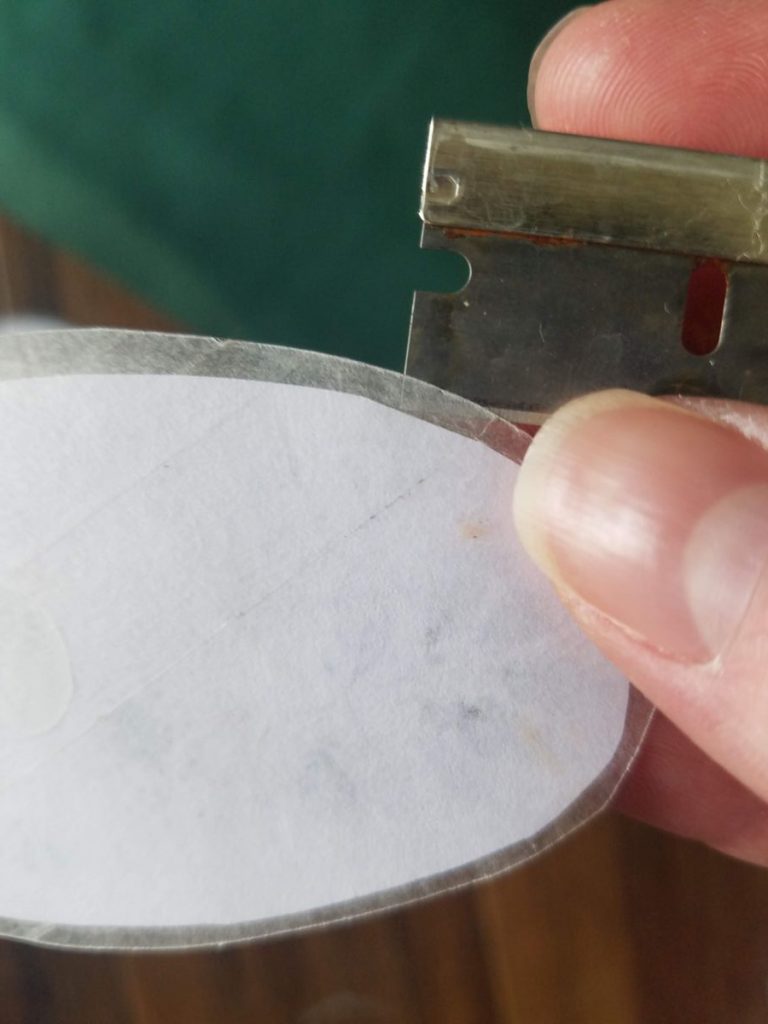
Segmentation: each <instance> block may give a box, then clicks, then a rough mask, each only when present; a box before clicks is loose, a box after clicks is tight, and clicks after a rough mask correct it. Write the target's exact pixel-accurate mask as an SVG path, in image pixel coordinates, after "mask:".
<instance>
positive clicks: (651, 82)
mask: <svg viewBox="0 0 768 1024" xmlns="http://www.w3.org/2000/svg"><path fill="white" fill-rule="evenodd" d="M766 54H768V5H766V4H765V2H764V0H609V2H608V3H602V4H599V5H598V6H596V7H588V8H582V9H580V10H578V11H577V13H576V14H575V15H574V16H573V17H571V18H569V19H566V20H565V21H564V22H561V23H560V25H558V26H557V27H556V30H555V31H554V32H553V33H550V35H549V36H548V37H547V38H546V39H545V41H544V43H543V44H542V46H541V47H540V48H539V50H538V51H537V54H536V55H535V57H534V59H533V62H532V69H531V72H532V73H531V83H530V87H529V106H530V107H531V116H532V117H533V119H534V123H535V124H536V125H537V127H539V128H543V129H545V130H547V131H560V132H576V133H578V134H583V135H597V136H601V137H608V138H617V139H628V140H630V141H636V142H652V143H658V144H661V145H668V146H682V147H686V148H691V149H703V150H713V151H721V152H731V153H741V154H743V155H745V156H758V157H765V156H768V116H766V110H768V61H767V59H766Z"/></svg>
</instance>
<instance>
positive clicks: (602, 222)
mask: <svg viewBox="0 0 768 1024" xmlns="http://www.w3.org/2000/svg"><path fill="white" fill-rule="evenodd" d="M421 217H422V220H423V222H424V227H423V234H422V241H421V245H422V248H425V249H450V250H454V251H455V252H457V253H460V254H461V255H462V256H464V257H465V259H466V260H467V262H468V264H469V266H470V279H469V281H468V283H467V285H466V286H465V287H464V288H463V289H462V290H461V291H459V292H457V293H453V294H436V293H429V292H417V293H416V295H415V296H414V303H413V313H412V319H411V329H410V338H409V347H408V357H407V364H406V372H407V373H408V374H409V375H411V376H414V377H417V378H420V379H422V380H425V381H428V382H430V383H432V384H436V385H438V386H439V387H441V388H443V389H445V390H448V391H453V392H455V393H458V394H460V395H462V396H464V397H466V398H469V399H471V400H472V401H474V402H477V403H479V404H481V405H485V406H489V407H491V408H493V409H495V410H496V411H497V412H500V413H501V414H503V415H507V416H511V417H512V418H514V419H516V420H518V421H521V422H529V423H537V422H541V421H542V420H543V419H544V418H545V417H546V416H547V415H548V414H549V413H550V412H551V411H552V410H553V409H555V408H556V407H557V406H558V405H560V404H562V403H563V402H565V401H567V400H568V399H570V398H573V397H576V396H578V395H581V394H584V393H586V392H589V391H594V390H599V389H603V388H631V389H634V390H637V391H644V392H646V393H648V394H657V395H658V394H685V395H711V396H717V397H722V398H732V399H741V400H744V401H750V402H760V403H764V402H766V401H768V330H767V329H766V323H767V322H768V163H766V162H765V161H761V160H753V159H747V158H744V157H735V156H724V155H716V154H709V153H699V152H692V151H688V150H677V149H670V148H664V147H658V146H648V145H640V144H637V143H624V142H614V141H607V140H604V139H593V138H583V137H579V136H574V135H559V134H554V133H547V132H538V131H533V130H529V129H524V128H503V127H491V126H487V125H480V124H466V123H460V122H457V121H435V122H433V124H432V125H431V128H430V134H429V141H428V147H427V156H426V165H425V170H424V179H423V188H422V197H421Z"/></svg>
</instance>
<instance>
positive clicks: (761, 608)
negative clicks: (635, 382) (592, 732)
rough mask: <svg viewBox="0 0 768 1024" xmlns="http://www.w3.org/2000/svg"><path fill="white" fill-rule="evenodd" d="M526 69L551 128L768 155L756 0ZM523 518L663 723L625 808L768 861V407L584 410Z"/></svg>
mask: <svg viewBox="0 0 768 1024" xmlns="http://www.w3.org/2000/svg"><path fill="white" fill-rule="evenodd" d="M531 71H532V73H531V84H530V89H529V105H530V106H531V114H532V117H533V120H534V123H535V124H536V126H537V127H539V128H542V129H545V130H549V131H565V132H577V133H579V134H584V135H598V136H604V137H613V138H620V139H628V140H633V141H638V142H650V143H657V144H662V145H671V146H681V147H689V148H695V149H706V150H712V151H721V152H731V153H740V154H742V155H747V156H753V157H762V158H768V6H766V5H765V3H764V2H763V0H609V2H608V3H603V4H600V5H599V6H597V7H588V8H581V9H579V10H578V11H577V12H574V13H573V14H572V15H571V16H570V17H569V18H568V19H566V20H565V21H564V22H561V23H560V25H558V26H557V30H556V32H555V33H552V34H550V36H548V37H547V39H546V40H545V41H544V43H543V44H542V46H541V47H540V48H539V51H538V52H537V54H536V55H535V57H534V60H533V63H532V69H531ZM764 230H765V231H766V241H767V242H768V211H766V220H765V227H764ZM515 518H516V522H517V526H518V530H519V532H520V535H521V538H522V540H523V543H524V544H525V546H526V548H527V549H528V551H529V552H530V554H531V555H532V556H533V558H534V559H535V560H536V561H537V562H538V564H539V565H540V566H541V567H542V569H544V571H545V572H546V573H547V574H548V575H549V576H550V578H551V579H552V581H553V583H554V584H555V586H556V588H557V589H558V591H559V592H560V595H561V596H562V598H563V600H564V601H565V603H566V605H567V606H568V608H569V609H570V611H571V613H572V614H573V615H574V617H575V618H576V620H577V621H578V622H579V623H580V624H581V626H582V627H583V628H584V629H585V630H586V632H587V633H588V634H589V635H590V636H591V637H592V639H593V640H594V641H595V642H596V643H597V644H598V645H599V646H600V647H601V648H602V649H603V650H604V651H605V653H606V654H607V655H608V657H610V658H611V659H612V660H613V661H614V662H615V663H616V664H617V665H618V666H619V667H620V668H621V669H622V670H623V671H624V672H625V673H626V674H627V676H628V677H629V678H630V679H632V681H633V682H634V683H635V684H636V686H637V687H638V688H639V689H640V690H642V691H643V692H644V693H645V694H646V696H647V697H648V698H649V699H650V700H651V701H652V702H653V703H654V704H655V705H656V706H657V707H658V708H659V709H660V711H661V714H659V715H657V716H656V718H655V720H654V723H653V725H652V728H651V731H650V734H649V736H648V738H647V740H646V743H645V745H644V747H643V750H642V751H641V753H640V755H639V757H638V760H637V762H636V764H635V766H634V768H633V770H632V772H631V774H630V776H629V778H628V780H627V783H626V784H625V786H624V788H623V790H622V792H621V794H620V797H619V801H618V802H619V806H620V807H621V808H622V809H623V810H625V811H627V812H628V813H630V814H633V815H635V816H637V817H639V818H642V819H644V820H646V821H649V822H651V823H653V824H656V825H658V826H660V827H663V828H667V829H669V830H671V831H674V832H677V833H679V834H682V835H685V836H689V837H691V838H696V839H699V840H701V841H703V842H705V843H708V844H709V845H710V846H713V847H715V848H716V849H719V850H722V851H724V852H727V853H730V854H733V855H734V856H738V857H742V858H744V859H745V860H750V861H753V862H755V863H759V864H763V865H768V408H762V407H755V406H748V405H743V404H740V403H735V402H722V401H715V400H696V401H693V400H691V401H686V402H684V403H681V404H673V403H672V402H669V401H663V400H659V399H651V398H647V397H645V396H642V395H636V394H634V393H631V392H623V391H614V392H603V393H600V394H596V395H590V396H587V397H585V398H581V399H578V400H576V401H575V402H571V403H569V404H568V405H567V406H565V407H564V408H563V409H561V410H560V411H559V412H557V413H556V414H555V415H554V416H552V417H551V419H550V420H549V421H548V422H547V424H546V425H545V426H544V427H543V428H542V430H541V431H540V432H539V434H538V436H537V438H536V439H535V441H534V442H533V445H532V447H531V449H530V451H529V454H528V455H527V456H526V459H525V462H524V464H523V468H522V471H521V474H520V478H519V484H518V488H517V492H516V496H515Z"/></svg>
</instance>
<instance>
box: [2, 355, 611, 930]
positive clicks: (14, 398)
mask: <svg viewBox="0 0 768 1024" xmlns="http://www.w3.org/2000/svg"><path fill="white" fill-rule="evenodd" d="M517 472H518V466H517V465H516V464H515V463H514V462H513V461H511V460H510V459H508V458H506V457H505V456H504V455H502V454H499V453H498V452H497V451H494V450H492V449H491V448H489V447H486V445H485V444H484V443H482V441H478V440H474V439H472V438H470V437H466V436H461V435H460V434H457V433H454V432H452V431H451V430H448V429H445V428H443V427H440V426H437V425H434V424H432V423H428V422H424V421H423V420H421V419H418V418H416V417H414V416H411V415H406V414H404V413H402V412H399V411H397V410H395V409H392V408H388V407H386V406H385V405H381V404H378V403H377V402H374V401H371V400H370V399H368V398H366V397H361V396H360V395H354V394H345V393H342V392H339V391H329V390H319V389H317V388H312V387H302V386H296V385H290V384H281V383H274V382H269V381H263V380H250V379H249V380H245V379H216V378H213V377H204V376H203V377H201V376H184V375H177V376H172V375H152V374H130V375H115V374H113V375H108V374H90V375H84V374H72V375H62V376H49V377H36V378H35V377H33V378H30V379H18V380H4V381H2V382H0V480H1V484H2V494H3V501H2V503H0V586H1V587H2V588H3V591H2V592H3V593H6V594H14V595H19V600H20V601H22V602H26V603H27V604H26V605H25V606H29V607H34V608H36V609H38V612H37V614H39V615H40V616H44V621H45V622H46V623H50V624H54V625H55V630H54V625H50V627H48V626H47V627H46V629H47V630H48V632H46V630H43V629H42V627H41V629H40V634H39V635H40V637H41V638H42V637H45V638H44V639H41V641H40V648H39V650H32V651H29V652H28V655H29V658H30V659H31V660H30V665H31V666H32V668H30V669H29V671H27V670H26V669H25V668H24V667H23V666H21V667H20V668H19V669H18V676H17V679H16V681H15V685H17V686H18V687H19V688H20V689H23V688H25V687H29V686H30V685H32V686H33V688H35V689H34V692H35V696H34V700H35V701H37V702H38V705H39V704H40V702H41V701H42V702H43V703H44V702H45V701H46V700H49V702H50V707H49V708H47V709H46V708H45V707H40V706H38V708H37V712H36V713H37V719H36V721H38V723H39V722H43V723H44V724H45V725H46V726H50V728H48V730H47V731H45V732H43V733H42V734H39V735H29V734H28V733H29V732H30V730H19V729H18V728H15V727H14V723H13V722H9V721H8V719H7V716H3V715H0V835H1V836H2V843H0V915H2V916H3V917H4V918H6V927H5V930H6V932H9V933H12V934H21V935H23V936H24V937H27V938H29V937H33V938H38V939H43V940H47V941H62V942H64V941H71V942H73V943H80V944H83V943H86V944H91V945H97V946H98V945H104V944H107V945H115V944H117V945H119V944H121V942H122V940H121V939H119V938H116V935H117V934H118V932H119V933H120V934H124V935H126V936H127V938H126V939H125V943H126V944H133V945H162V944H168V943H171V942H172V941H173V940H174V937H175V938H176V939H177V940H178V942H179V943H181V944H191V943H192V942H193V941H208V940H213V939H221V938H222V937H223V938H227V937H237V936H238V935H256V934H265V933H269V932H273V931H274V930H276V929H279V928H282V927H290V926H293V925H294V924H299V925H300V924H306V923H312V922H313V921H315V920H330V919H334V918H335V917H339V916H347V915H348V914H350V913H355V912H357V910H365V909H370V908H371V907H375V906H378V905H386V904H387V903H394V902H398V901H401V900H403V899H408V898H413V897H414V896H415V895H418V894H419V893H420V892H423V891H431V890H439V889H440V888H443V887H446V886H448V885H452V884H456V883H457V881H459V882H460V881H462V880H466V879H468V878H471V877H477V876H481V875H483V874H486V873H490V872H491V871H493V870H498V868H499V867H501V866H504V865H505V864H508V863H513V862H514V861H515V860H518V859H520V858H522V857H523V856H525V855H528V854H529V853H530V852H531V850H533V849H535V848H536V845H537V844H541V843H543V842H544V841H546V842H549V841H551V839H552V837H553V834H554V833H553V828H554V829H555V830H556V829H557V828H558V827H559V828H561V829H565V828H567V827H570V823H571V819H570V818H569V817H568V815H569V813H570V812H571V811H572V808H573V806H574V803H575V802H576V803H578V801H579V800H580V798H583V794H584V793H585V791H586V790H588V789H589V787H590V786H591V785H592V784H594V782H595V780H596V779H598V778H599V777H601V776H605V775H606V772H608V771H609V768H610V766H613V768H612V769H611V770H612V771H614V773H615V769H616V765H617V763H618V762H617V758H618V759H619V760H621V757H620V748H621V745H622V743H623V742H624V743H626V736H625V723H626V720H627V712H628V701H629V689H628V686H627V684H626V683H625V682H624V681H623V680H622V679H621V678H620V677H619V676H618V673H617V672H616V670H615V669H613V668H612V667H611V666H609V665H608V663H607V662H606V661H604V660H603V658H602V657H601V656H600V655H599V654H598V653H597V652H596V651H595V650H594V649H593V648H592V647H591V646H590V644H589V643H588V642H587V641H586V640H585V639H584V638H583V637H582V636H581V635H580V633H579V632H578V630H577V629H576V628H575V626H574V625H573V624H572V623H571V621H570V620H569V618H568V617H567V615H566V614H565V613H564V612H563V610H562V609H561V607H560V605H559V604H558V602H557V600H556V599H555V597H554V595H553V594H552V592H551V590H550V588H549V586H548V584H547V582H546V581H545V580H544V578H543V577H542V576H541V575H540V574H539V573H538V571H537V570H536V569H535V568H534V567H533V566H532V565H531V564H530V563H529V561H528V559H527V558H526V557H525V555H524V553H523V552H522V550H521V548H520V546H519V544H518V541H517V539H516V537H515V535H514V532H513V529H512V526H511V517H510V507H511V498H512V490H513V487H514V483H515V478H516V475H517ZM11 618H12V616H11ZM7 621H10V619H9V618H8V617H7V616H6V617H3V616H2V615H0V622H7ZM40 621H43V620H42V619H41V620H40ZM51 638H55V639H51ZM6 642H7V638H6ZM46 643H48V644H51V645H53V646H52V647H51V650H52V649H53V647H56V645H57V644H58V645H59V648H57V650H58V651H59V653H58V654H57V655H56V657H54V656H53V655H52V654H50V651H49V652H48V653H47V654H46V653H45V651H44V650H43V649H44V647H45V644H46ZM41 652H42V653H41ZM57 657H58V658H59V662H58V663H57V664H58V665H59V668H57V667H56V664H54V662H55V661H56V658H57ZM61 658H64V659H65V662H66V663H68V665H69V670H68V671H71V677H72V680H73V684H74V691H73V693H72V694H71V700H69V697H70V690H69V689H68V686H69V684H68V683H65V682H62V681H61V679H63V677H61V678H60V677H59V676H58V675H57V673H58V672H59V671H60V665H61ZM46 659H47V660H46ZM46 665H48V666H49V671H50V685H49V686H48V687H47V688H46V686H41V685H40V683H39V679H38V677H39V672H40V671H41V666H46ZM30 673H32V675H30ZM35 673H37V674H38V676H34V674H35ZM33 676H34V679H33ZM31 679H33V682H32V683H30V680H31ZM67 679H69V676H68V675H67ZM56 680H59V681H58V682H57V681H56ZM8 685H10V684H9V681H8V680H7V679H5V680H2V687H4V688H5V687H7V686H8ZM65 692H66V696H67V701H65V702H64V703H65V704H66V703H68V707H67V709H66V713H64V714H63V716H62V711H63V704H62V694H64V693H65ZM4 693H5V691H4ZM619 767H621V766H620V765H619ZM601 792H602V796H600V799H603V798H604V796H605V793H604V791H601ZM563 816H565V818H563ZM563 822H565V823H563ZM553 823H554V825H553ZM558 823H559V824H558ZM542 837H543V838H542ZM531 841H532V843H531ZM526 844H528V845H526ZM505 851H506V853H505ZM436 876H437V881H436V882H435V881H434V879H435V877H436ZM425 880H427V881H426V882H425ZM429 880H433V881H431V882H430V881H429ZM414 883H416V885H415V887H414ZM382 893H383V894H384V895H381V894H382ZM329 908H330V909H329ZM334 908H337V909H334ZM13 920H16V921H19V920H20V921H22V922H46V924H45V925H36V926H35V927H34V928H33V927H32V926H18V927H16V926H13V923H12V922H13ZM244 923H246V924H244ZM126 929H128V931H125V930H126ZM131 929H133V930H134V931H133V932H131V931H130V930H131ZM158 929H167V931H166V932H162V931H158ZM185 929H186V931H185ZM227 929H234V930H230V931H227ZM238 929H239V931H238Z"/></svg>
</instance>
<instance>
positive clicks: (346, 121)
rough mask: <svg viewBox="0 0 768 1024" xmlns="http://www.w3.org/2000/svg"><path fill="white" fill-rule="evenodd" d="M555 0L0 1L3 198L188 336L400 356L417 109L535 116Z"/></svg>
mask: <svg viewBox="0 0 768 1024" xmlns="http://www.w3.org/2000/svg"><path fill="white" fill-rule="evenodd" d="M566 9H567V5H566V4H563V3H562V2H556V0H540V2H538V3H535V2H532V0H519V2H514V0H479V2H475V3H468V2H466V0H421V2H416V0H410V2H409V0H390V2H388V3H373V2H365V0H357V2H354V0H326V2H322V0H320V2H315V3H314V4H312V3H308V2H305V3H299V2H295V0H251V2H247V0H218V2H216V3H205V4H203V3H201V2H199V0H154V2H148V0H134V2H131V0H123V2H122V3H120V4H117V3H114V2H111V0H0V206H2V207H3V208H4V209H5V210H6V211H7V212H9V213H11V214H12V215H14V216H16V217H17V218H18V219H20V220H21V221H22V222H23V223H26V224H27V225H29V226H30V227H32V228H34V229H36V230H38V231H40V232H42V233H43V234H44V235H45V236H47V237H48V238H50V239H52V240H54V241H56V242H58V243H60V244H64V245H67V246H69V247H71V248H73V249H75V250H76V251H78V252H80V253H81V254H82V255H84V256H86V257H87V258H89V259H90V260H91V261H93V262H94V263H95V264H96V265H99V266H101V267H103V268H104V269H106V270H108V271H109V272H111V273H113V274H115V275H117V276H118V277H119V278H121V279H122V280H123V281H124V282H126V283H127V284H128V285H129V286H132V287H133V288H134V289H136V290H137V291H139V292H140V293H141V294H143V295H144V296H145V297H146V298H147V299H149V300H150V301H152V302H154V303H155V304H157V305H158V306H160V307H162V308H164V309H166V310H167V311H169V312H171V313H173V314H175V315H176V316H178V317H179V318H181V319H182V320H184V321H185V322H186V323H187V324H188V325H189V326H190V327H191V328H192V329H194V330H197V331H205V332H213V333H218V334H222V335H229V336H236V337H242V338H253V339H258V340H262V341H272V342H279V343H285V344H292V345H298V346H301V347H306V348H319V349H324V350H326V351H332V352H337V353H340V354H345V355H353V356H355V357H356V358H360V359H365V360H368V361H370V362H375V363H379V364H381V365H385V366H394V367H400V366H401V365H402V359H403V354H404V349H405V340H406V334H407V322H408V314H409V308H410V301H411V293H412V291H413V290H414V288H418V287H421V288H429V287H434V288H441V287H455V286H457V284H458V283H459V282H461V281H462V280H463V278H464V276H465V274H464V270H463V267H462V265H461V263H460V261H459V258H458V257H451V255H450V254H445V253H424V252H421V250H419V248H418V238H419V222H418V219H417V215H416V211H417V203H418V190H419V184H420V174H421V163H422V158H423V151H424V145H425V139H426V129H427V124H428V122H429V119H430V117H432V116H433V115H439V116H444V117H456V118H465V119H475V120H487V121H495V122H503V123H512V124H514V123H519V122H521V121H524V120H525V119H526V117H527V115H526V109H525V80H526V73H527V65H528V60H529V57H530V54H531V52H532V50H533V47H534V46H535V44H536V42H537V40H538V38H539V37H540V36H541V35H542V34H543V33H544V31H546V29H547V27H548V26H549V25H550V24H551V23H552V22H553V21H554V20H555V19H556V18H557V17H559V16H561V15H562V14H563V13H565V11H566Z"/></svg>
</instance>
